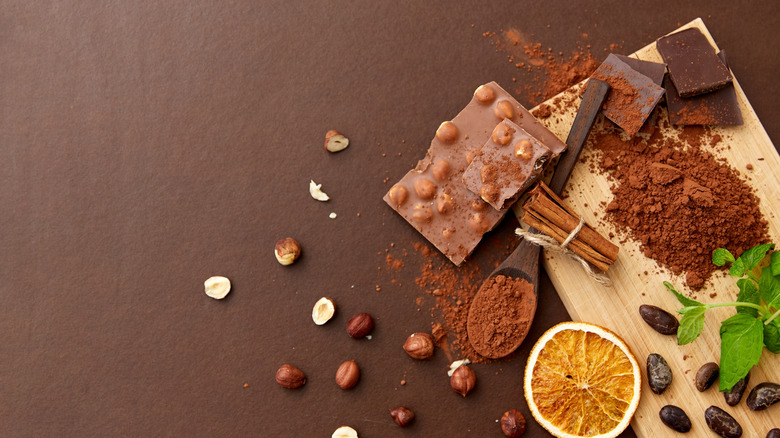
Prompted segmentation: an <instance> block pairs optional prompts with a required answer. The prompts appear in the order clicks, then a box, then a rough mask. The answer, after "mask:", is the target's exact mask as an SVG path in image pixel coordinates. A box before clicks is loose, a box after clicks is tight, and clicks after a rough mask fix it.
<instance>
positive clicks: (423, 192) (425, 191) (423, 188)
mask: <svg viewBox="0 0 780 438" xmlns="http://www.w3.org/2000/svg"><path fill="white" fill-rule="evenodd" d="M414 191H415V192H417V196H419V197H420V198H422V199H431V198H433V195H435V194H436V184H434V183H433V182H431V180H429V179H428V178H420V179H418V180H417V181H415V182H414Z"/></svg>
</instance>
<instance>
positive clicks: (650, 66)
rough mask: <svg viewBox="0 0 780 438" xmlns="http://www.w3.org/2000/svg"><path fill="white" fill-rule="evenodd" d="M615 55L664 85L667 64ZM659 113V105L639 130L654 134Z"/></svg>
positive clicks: (657, 83) (659, 84)
mask: <svg viewBox="0 0 780 438" xmlns="http://www.w3.org/2000/svg"><path fill="white" fill-rule="evenodd" d="M615 56H617V57H618V59H620V60H621V61H623V62H625V63H626V64H628V66H629V67H631V68H633V69H634V70H636V71H638V72H639V73H642V74H643V75H645V76H647V77H648V78H650V80H651V81H653V83H654V84H656V85H658V86H660V87H663V83H664V75H665V74H666V64H664V63H661V62H650V61H643V60H641V59H636V58H631V57H629V56H625V55H615ZM659 113H660V110H659V109H658V106H656V107H655V109H653V111H652V112H651V113H650V116H648V117H647V120H646V121H645V123H644V125H642V128H641V129H639V132H640V133H646V134H652V133H653V131H655V127H656V125H657V123H656V120H658V117H659Z"/></svg>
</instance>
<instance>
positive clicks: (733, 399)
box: [723, 373, 750, 406]
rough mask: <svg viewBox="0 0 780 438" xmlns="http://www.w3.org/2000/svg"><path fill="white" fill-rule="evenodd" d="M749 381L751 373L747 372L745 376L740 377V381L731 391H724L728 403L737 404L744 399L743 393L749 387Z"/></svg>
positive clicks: (730, 404)
mask: <svg viewBox="0 0 780 438" xmlns="http://www.w3.org/2000/svg"><path fill="white" fill-rule="evenodd" d="M749 381H750V373H747V375H745V377H743V378H741V379H739V381H738V382H737V383H735V384H734V386H732V387H731V391H726V392H724V393H723V398H725V399H726V404H727V405H729V406H736V405H738V404H739V401H740V400H742V395H743V394H744V393H745V389H746V388H747V384H748V382H749Z"/></svg>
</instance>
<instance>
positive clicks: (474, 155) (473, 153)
mask: <svg viewBox="0 0 780 438" xmlns="http://www.w3.org/2000/svg"><path fill="white" fill-rule="evenodd" d="M478 154H479V149H472V150H470V151H468V152H466V163H468V164H471V162H472V161H474V158H477V155H478Z"/></svg>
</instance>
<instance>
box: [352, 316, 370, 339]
mask: <svg viewBox="0 0 780 438" xmlns="http://www.w3.org/2000/svg"><path fill="white" fill-rule="evenodd" d="M373 329H374V318H372V317H371V315H369V314H368V313H358V314H357V315H355V316H353V317H352V318H349V321H347V334H348V335H350V336H351V337H353V338H355V339H360V338H362V337H365V336H366V335H367V334H369V333H371V330H373Z"/></svg>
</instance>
